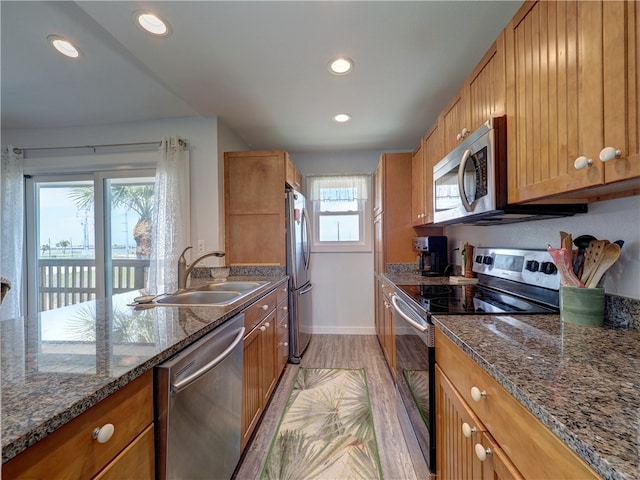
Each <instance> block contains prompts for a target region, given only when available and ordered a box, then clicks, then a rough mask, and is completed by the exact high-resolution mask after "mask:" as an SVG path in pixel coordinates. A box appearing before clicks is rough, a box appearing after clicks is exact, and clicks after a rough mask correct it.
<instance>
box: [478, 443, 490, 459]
mask: <svg viewBox="0 0 640 480" xmlns="http://www.w3.org/2000/svg"><path fill="white" fill-rule="evenodd" d="M475 449H476V457H478V460H480V461H481V462H484V461H485V460H486V459H487V455H491V453H492V452H491V449H490V448H487V449H485V448H484V447H483V446H482V445H481V444H479V443H476V447H475Z"/></svg>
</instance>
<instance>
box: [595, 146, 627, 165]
mask: <svg viewBox="0 0 640 480" xmlns="http://www.w3.org/2000/svg"><path fill="white" fill-rule="evenodd" d="M620 157H622V151H621V150H617V149H615V148H613V147H605V148H603V149H602V150H601V151H600V160H601V161H603V162H608V161H609V160H613V159H614V158H620Z"/></svg>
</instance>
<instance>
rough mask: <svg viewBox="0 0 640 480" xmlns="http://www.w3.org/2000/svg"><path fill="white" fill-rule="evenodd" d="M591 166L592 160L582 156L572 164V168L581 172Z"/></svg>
mask: <svg viewBox="0 0 640 480" xmlns="http://www.w3.org/2000/svg"><path fill="white" fill-rule="evenodd" d="M592 165H593V160H591V159H590V158H587V157H585V156H584V155H583V156H581V157H578V158H576V161H575V162H573V166H574V167H575V169H576V170H582V169H583V168H587V167H591V166H592Z"/></svg>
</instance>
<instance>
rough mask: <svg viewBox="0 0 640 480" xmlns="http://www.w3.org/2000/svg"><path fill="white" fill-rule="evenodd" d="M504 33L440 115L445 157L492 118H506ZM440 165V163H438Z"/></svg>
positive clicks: (439, 122) (439, 121)
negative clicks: (504, 116)
mask: <svg viewBox="0 0 640 480" xmlns="http://www.w3.org/2000/svg"><path fill="white" fill-rule="evenodd" d="M504 40H505V36H504V32H502V33H501V34H500V35H499V36H498V38H497V39H496V41H495V42H494V43H493V45H491V47H490V48H489V50H487V52H486V53H485V55H484V56H483V57H482V59H481V60H480V62H479V63H478V65H477V66H476V68H475V69H474V70H473V72H472V73H471V75H469V77H468V79H467V80H466V82H465V83H464V85H463V86H462V88H461V89H460V90H459V91H458V92H457V93H456V95H455V96H454V97H453V99H451V101H450V102H449V105H447V107H446V108H445V109H444V110H443V112H442V113H441V114H440V118H439V120H438V124H439V129H440V135H441V142H442V149H443V156H444V155H446V154H447V153H449V152H450V151H451V150H453V149H454V148H455V147H456V146H457V145H458V144H459V143H460V142H461V141H462V140H463V139H465V138H466V137H467V136H468V135H469V134H470V133H471V132H473V131H474V130H476V129H477V128H478V127H479V126H480V125H482V124H483V123H484V122H486V121H487V120H488V119H489V118H491V117H495V116H500V115H504V113H505V108H506V107H505V89H506V66H505V45H504ZM436 163H437V162H436Z"/></svg>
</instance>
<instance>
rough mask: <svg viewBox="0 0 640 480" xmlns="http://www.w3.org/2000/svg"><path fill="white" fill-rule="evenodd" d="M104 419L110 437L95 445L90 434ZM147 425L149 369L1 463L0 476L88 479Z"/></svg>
mask: <svg viewBox="0 0 640 480" xmlns="http://www.w3.org/2000/svg"><path fill="white" fill-rule="evenodd" d="M107 423H111V424H113V426H114V427H115V428H114V433H113V436H112V437H111V439H110V440H109V441H107V442H106V443H98V441H97V440H94V439H93V438H92V433H93V431H94V429H95V428H97V427H102V426H103V425H105V424H107ZM152 423H153V383H152V371H148V372H147V373H145V374H144V375H142V376H140V377H139V378H137V379H136V380H134V381H133V382H131V383H130V384H129V385H127V386H125V387H123V388H121V389H120V390H118V391H117V392H115V393H114V394H112V395H110V396H109V397H107V398H105V399H104V400H102V401H101V402H99V403H97V404H96V405H95V406H94V407H92V408H91V409H89V410H87V411H86V412H84V413H83V414H81V415H79V416H78V417H76V418H75V419H73V420H71V421H70V422H69V423H67V424H65V425H63V426H62V427H60V428H59V429H58V430H56V431H55V432H53V433H52V434H51V435H49V436H47V437H45V438H43V439H42V440H41V441H40V442H38V443H37V444H35V445H33V446H32V447H31V448H29V449H28V450H26V451H24V452H22V453H21V454H20V455H18V456H17V457H15V458H13V459H12V460H10V461H9V462H7V463H5V464H4V465H3V468H2V477H3V478H5V479H12V478H70V479H72V478H89V477H92V476H94V475H95V474H96V473H98V472H99V471H100V470H101V469H102V468H103V467H104V466H105V465H107V464H108V463H109V462H110V461H111V460H112V459H114V458H115V457H116V455H118V454H119V453H120V452H121V451H122V450H123V449H124V448H125V447H126V446H127V445H128V444H129V443H131V442H132V441H133V440H134V439H135V438H136V437H137V436H138V434H140V432H142V431H143V430H144V429H145V428H146V427H148V426H149V425H150V424H152ZM138 461H139V462H143V461H144V460H143V459H139V460H138ZM146 461H149V459H146ZM151 461H153V460H151Z"/></svg>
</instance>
